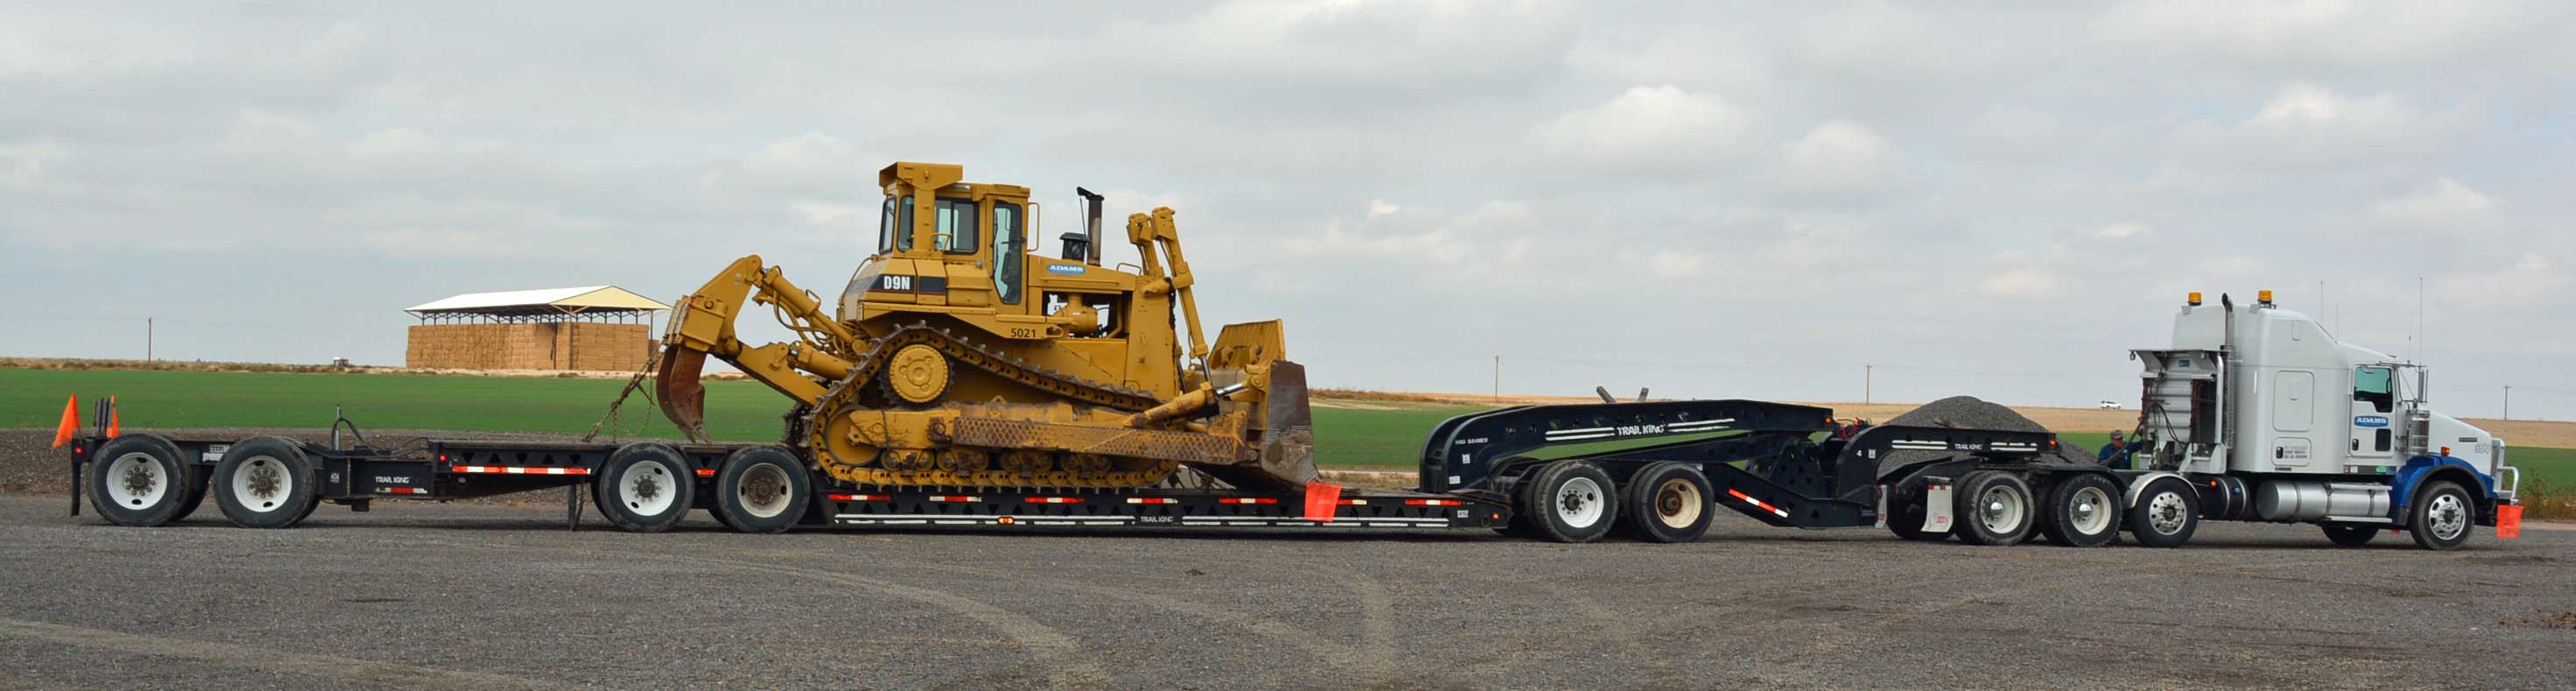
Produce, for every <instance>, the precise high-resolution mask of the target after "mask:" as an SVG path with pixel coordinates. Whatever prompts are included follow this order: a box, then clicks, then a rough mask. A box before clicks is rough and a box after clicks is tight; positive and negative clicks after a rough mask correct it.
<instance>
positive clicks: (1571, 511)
mask: <svg viewBox="0 0 2576 691" xmlns="http://www.w3.org/2000/svg"><path fill="white" fill-rule="evenodd" d="M1601 495H1602V491H1601V483H1598V482H1593V481H1592V478H1588V477H1578V478H1574V479H1571V480H1567V481H1565V484H1563V485H1559V486H1557V489H1556V501H1555V502H1552V503H1553V504H1554V505H1555V506H1556V520H1557V521H1558V522H1561V523H1564V524H1565V526H1566V527H1568V528H1589V527H1592V524H1594V523H1599V522H1601V513H1602V511H1601Z"/></svg>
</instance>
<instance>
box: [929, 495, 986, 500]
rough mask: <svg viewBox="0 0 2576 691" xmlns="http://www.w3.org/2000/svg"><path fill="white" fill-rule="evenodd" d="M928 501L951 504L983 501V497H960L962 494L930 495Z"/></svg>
mask: <svg viewBox="0 0 2576 691" xmlns="http://www.w3.org/2000/svg"><path fill="white" fill-rule="evenodd" d="M930 500H931V501H952V502H975V501H983V500H984V498H983V497H976V496H967V495H962V494H933V495H930Z"/></svg>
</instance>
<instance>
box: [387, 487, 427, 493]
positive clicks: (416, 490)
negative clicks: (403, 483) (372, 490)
mask: <svg viewBox="0 0 2576 691" xmlns="http://www.w3.org/2000/svg"><path fill="white" fill-rule="evenodd" d="M384 492H385V493H386V494H428V493H429V490H425V489H421V488H418V487H387V488H385V489H384Z"/></svg>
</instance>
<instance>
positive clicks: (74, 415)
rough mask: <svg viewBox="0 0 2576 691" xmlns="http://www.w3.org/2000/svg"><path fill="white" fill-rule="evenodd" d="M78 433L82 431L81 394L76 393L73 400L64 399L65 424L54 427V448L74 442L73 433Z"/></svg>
mask: <svg viewBox="0 0 2576 691" xmlns="http://www.w3.org/2000/svg"><path fill="white" fill-rule="evenodd" d="M78 433H80V396H79V395H77V394H75V395H73V396H72V399H71V400H68V401H63V424H61V425H58V426H55V427H54V448H57V449H59V448H63V445H64V444H69V443H72V435H74V434H78Z"/></svg>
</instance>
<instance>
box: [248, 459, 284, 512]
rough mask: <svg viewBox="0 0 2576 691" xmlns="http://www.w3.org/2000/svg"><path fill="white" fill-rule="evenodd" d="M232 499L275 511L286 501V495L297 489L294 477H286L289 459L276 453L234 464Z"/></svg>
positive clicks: (251, 508) (255, 509)
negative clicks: (283, 460) (279, 458)
mask: <svg viewBox="0 0 2576 691" xmlns="http://www.w3.org/2000/svg"><path fill="white" fill-rule="evenodd" d="M232 485H233V502H234V503H237V504H240V505H241V507H242V508H244V509H249V510H251V511H257V512H260V513H267V512H270V511H275V510H277V509H278V507H281V506H285V505H286V495H287V494H289V493H291V492H294V491H295V480H294V479H292V478H289V477H287V473H286V463H285V462H282V461H279V460H277V458H276V457H274V456H252V457H250V459H249V460H245V461H242V463H241V465H240V466H237V467H235V468H233V482H232Z"/></svg>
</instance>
